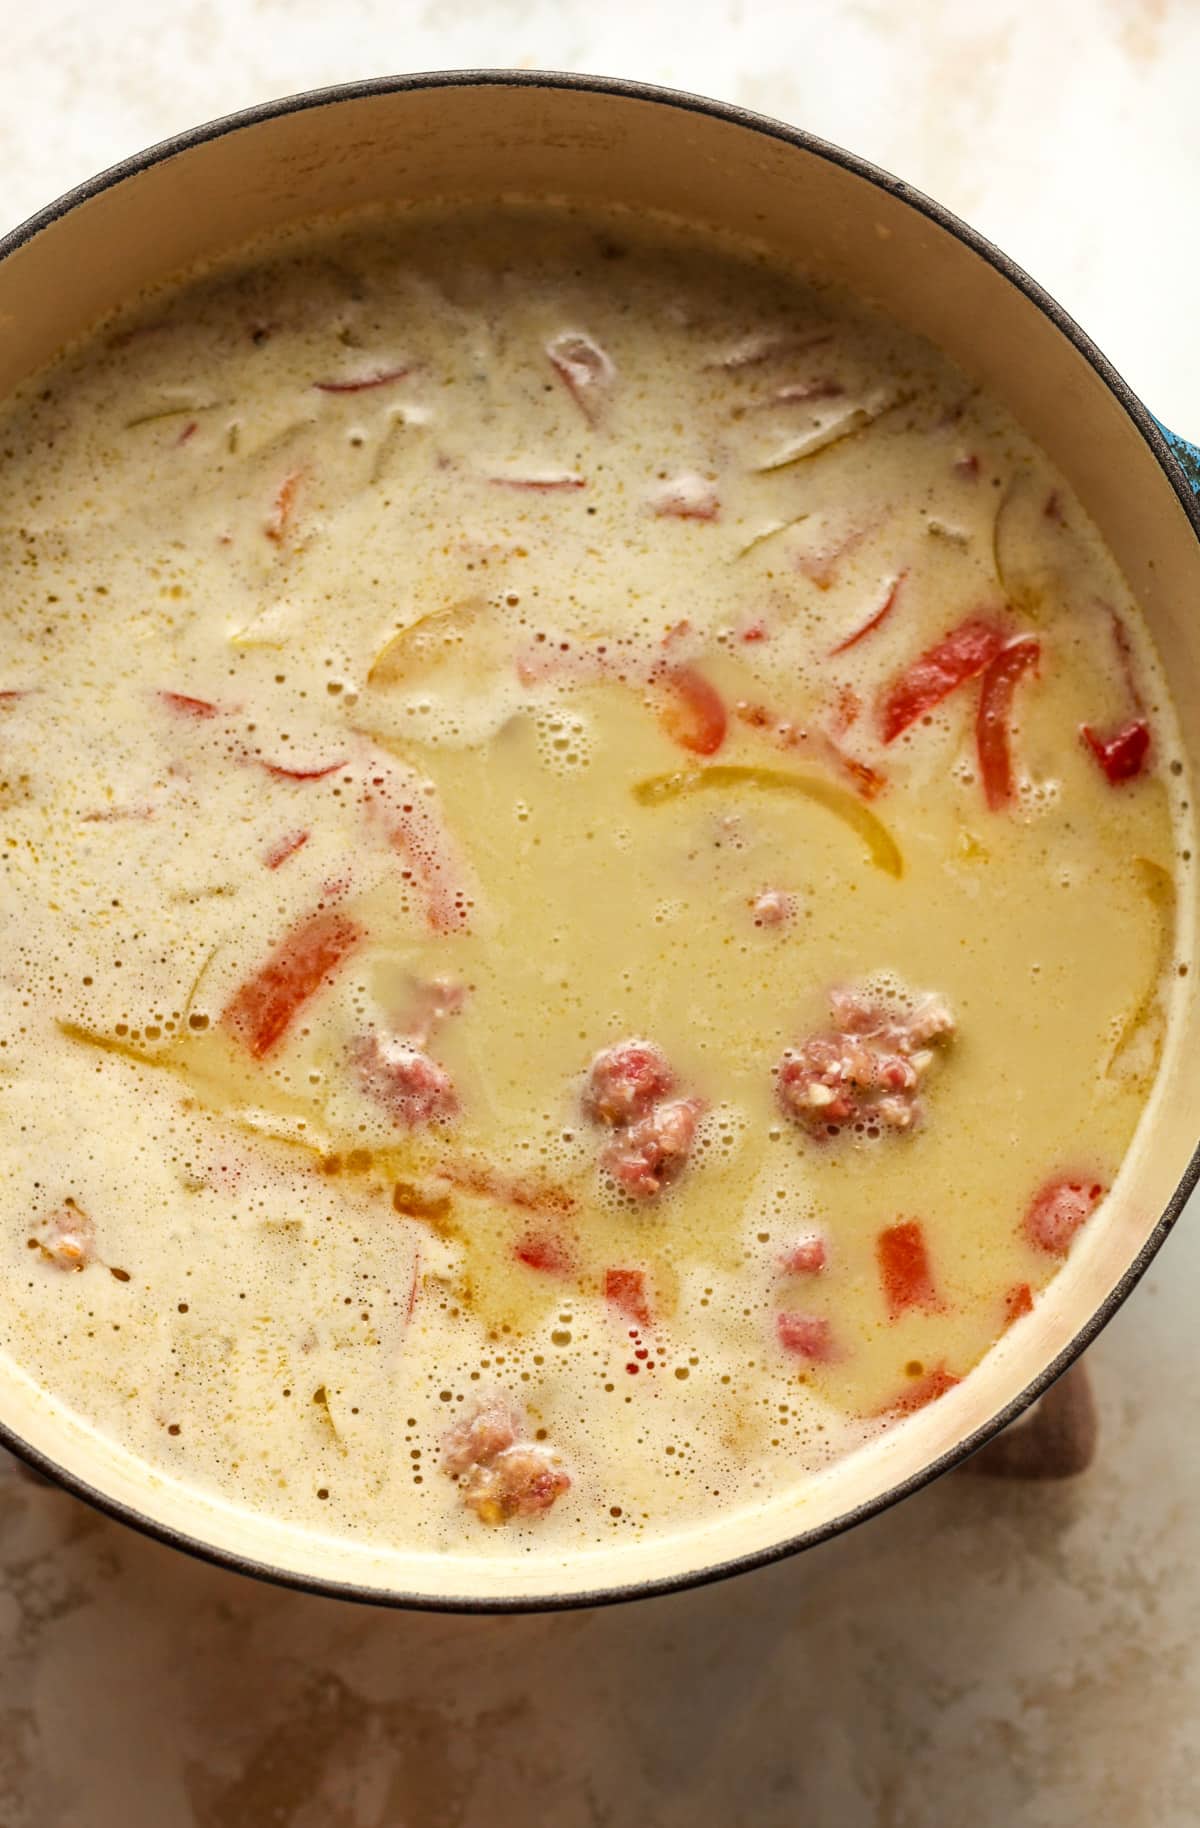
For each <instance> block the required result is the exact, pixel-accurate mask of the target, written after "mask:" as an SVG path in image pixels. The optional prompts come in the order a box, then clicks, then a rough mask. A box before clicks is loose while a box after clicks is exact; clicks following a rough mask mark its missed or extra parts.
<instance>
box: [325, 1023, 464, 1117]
mask: <svg viewBox="0 0 1200 1828" xmlns="http://www.w3.org/2000/svg"><path fill="white" fill-rule="evenodd" d="M350 1060H351V1064H352V1066H353V1067H354V1071H355V1073H356V1074H357V1077H358V1083H359V1085H360V1086H361V1087H362V1089H363V1091H364V1092H365V1093H366V1095H367V1097H368V1098H371V1099H373V1100H374V1102H375V1103H376V1104H379V1105H382V1106H383V1108H384V1110H385V1111H387V1112H389V1113H390V1115H391V1116H392V1117H393V1118H394V1119H395V1121H396V1122H397V1123H400V1124H403V1125H404V1127H405V1128H406V1129H409V1130H411V1129H414V1128H415V1127H416V1125H417V1124H421V1123H435V1122H439V1121H443V1120H444V1119H446V1118H448V1117H453V1116H455V1114H456V1113H457V1111H458V1096H457V1094H456V1092H455V1090H454V1081H453V1080H452V1079H451V1077H450V1075H449V1073H448V1072H447V1071H446V1069H445V1067H442V1066H439V1065H438V1063H437V1061H436V1060H432V1059H430V1057H429V1055H428V1054H427V1053H426V1052H425V1050H424V1049H423V1048H420V1047H417V1046H416V1045H415V1044H414V1043H413V1042H412V1041H407V1040H404V1039H402V1038H397V1037H389V1038H388V1039H386V1040H381V1039H380V1037H379V1036H378V1035H362V1036H360V1037H359V1039H358V1040H357V1041H355V1042H354V1044H353V1046H352V1047H351V1050H350Z"/></svg>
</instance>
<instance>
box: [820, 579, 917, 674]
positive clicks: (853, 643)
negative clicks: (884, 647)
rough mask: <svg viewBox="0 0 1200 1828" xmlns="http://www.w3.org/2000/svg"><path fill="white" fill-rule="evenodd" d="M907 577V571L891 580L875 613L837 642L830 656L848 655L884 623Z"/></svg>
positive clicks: (831, 649) (894, 605) (893, 607)
mask: <svg viewBox="0 0 1200 1828" xmlns="http://www.w3.org/2000/svg"><path fill="white" fill-rule="evenodd" d="M907 576H908V573H907V571H902V572H901V573H900V574H899V576H898V577H895V578H893V579H892V582H891V587H890V588H889V590H888V593H887V595H886V596H885V597H884V599H883V602H882V603H881V604H880V605H879V608H878V609H877V610H876V611H875V613H874V614H873V615H870V616H868V617H867V619H866V621H865V622H863V623H861V624H860V625H859V627H858V628H856V629H854V630H853V631H852V633H850V634H849V635H847V636H846V638H845V640H844V641H839V642H838V644H837V646H836V647H831V648H830V650H829V652H830V654H831V655H833V654H845V653H848V652H849V650H850V649H851V648H852V647H857V646H858V644H859V642H860V641H865V640H866V638H867V636H868V635H869V634H872V633H873V632H874V630H875V629H877V628H878V627H879V625H880V623H881V622H884V621H886V619H887V618H888V616H890V615H891V613H892V611H893V610H894V609H895V607H896V603H897V600H898V598H899V596H900V586H901V585H902V584H903V582H904V580H905V578H906V577H907Z"/></svg>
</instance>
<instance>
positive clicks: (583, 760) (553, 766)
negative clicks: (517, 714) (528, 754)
mask: <svg viewBox="0 0 1200 1828" xmlns="http://www.w3.org/2000/svg"><path fill="white" fill-rule="evenodd" d="M533 726H534V733H535V737H536V740H537V751H538V758H539V760H540V761H541V762H542V764H543V766H544V767H546V768H549V769H550V770H551V771H552V772H554V773H556V774H567V773H570V772H572V771H573V770H575V769H578V768H585V767H586V766H587V765H588V763H589V762H590V761H591V759H592V755H593V751H594V746H595V744H594V738H593V735H592V731H591V726H590V724H589V722H588V720H587V718H586V717H584V716H582V715H581V714H580V713H579V712H578V711H573V710H571V709H570V708H568V707H566V706H564V705H562V704H561V703H560V704H552V705H549V706H544V707H541V708H539V709H538V710H537V711H535V713H534V717H533Z"/></svg>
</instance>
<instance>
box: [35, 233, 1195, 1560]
mask: <svg viewBox="0 0 1200 1828" xmlns="http://www.w3.org/2000/svg"><path fill="white" fill-rule="evenodd" d="M0 451H2V452H3V475H4V499H3V505H2V507H0V549H2V552H3V559H4V564H3V572H2V575H0V602H2V615H0V757H2V762H3V769H2V777H3V784H2V787H0V795H2V803H3V857H4V901H3V918H4V933H5V940H4V970H3V974H2V977H0V995H2V1003H0V1050H2V1051H0V1151H2V1180H0V1184H2V1187H3V1192H2V1193H0V1256H2V1258H3V1263H4V1276H3V1285H2V1293H0V1342H2V1346H3V1350H4V1352H5V1353H6V1354H8V1355H9V1357H10V1359H11V1360H13V1361H15V1362H16V1363H17V1365H18V1366H19V1367H20V1368H21V1369H22V1371H24V1372H25V1373H27V1374H28V1376H29V1377H31V1378H32V1379H34V1380H36V1381H37V1382H38V1383H39V1384H40V1385H42V1386H44V1387H45V1389H46V1390H48V1391H49V1392H50V1393H51V1394H52V1395H53V1396H54V1397H55V1398H56V1399H59V1400H61V1401H62V1402H64V1403H65V1404H67V1405H68V1406H69V1407H70V1408H71V1409H72V1410H74V1411H75V1412H76V1413H77V1414H78V1415H80V1416H82V1417H83V1418H85V1419H86V1421H87V1422H88V1423H90V1424H91V1425H93V1426H94V1427H95V1428H97V1429H99V1430H101V1431H103V1432H104V1433H105V1434H107V1435H109V1436H111V1437H112V1438H113V1439H114V1440H116V1441H117V1442H119V1443H120V1444H121V1445H122V1446H123V1447H125V1448H127V1449H128V1450H130V1451H131V1452H132V1453H133V1454H135V1455H137V1456H140V1457H141V1458H142V1459H144V1460H145V1461H146V1462H147V1463H149V1464H150V1465H151V1466H152V1467H154V1468H155V1469H157V1470H159V1471H161V1472H164V1473H168V1474H170V1475H172V1476H174V1477H175V1478H178V1479H182V1480H184V1481H186V1482H188V1483H191V1484H192V1485H195V1486H199V1487H202V1488H206V1489H208V1490H210V1491H212V1490H215V1491H218V1492H220V1493H221V1494H223V1495H224V1496H226V1497H227V1498H229V1499H231V1500H233V1501H235V1502H238V1503H242V1504H244V1505H247V1506H250V1507H253V1508H254V1509H256V1510H258V1511H262V1512H266V1513H269V1514H272V1515H274V1516H277V1517H279V1518H280V1519H284V1520H288V1521H291V1522H295V1523H299V1524H303V1525H306V1526H309V1527H319V1528H321V1529H323V1530H326V1531H328V1532H332V1533H336V1534H340V1535H345V1536H356V1537H359V1538H361V1539H365V1540H370V1541H373V1542H377V1543H380V1544H384V1545H399V1546H414V1547H421V1546H424V1547H428V1548H441V1549H444V1550H449V1551H451V1552H453V1551H455V1550H461V1551H464V1552H465V1551H470V1552H471V1553H476V1552H479V1551H481V1550H485V1549H487V1548H488V1547H489V1546H490V1547H491V1548H492V1549H493V1550H495V1549H498V1548H499V1547H501V1546H502V1547H503V1548H504V1549H505V1550H506V1551H509V1550H511V1549H512V1548H513V1547H514V1545H520V1546H522V1547H524V1548H527V1549H528V1550H529V1552H531V1553H537V1552H539V1551H542V1552H545V1551H546V1550H547V1549H552V1550H554V1551H555V1552H557V1551H560V1550H561V1549H562V1548H563V1547H564V1546H565V1545H569V1544H575V1543H579V1542H593V1543H595V1542H611V1541H612V1540H613V1538H614V1537H618V1538H619V1537H620V1536H622V1535H629V1534H637V1533H643V1534H644V1533H647V1532H656V1531H667V1530H677V1529H678V1528H680V1527H681V1526H682V1525H685V1524H687V1523H690V1522H697V1521H702V1520H703V1519H704V1518H705V1517H706V1516H709V1515H712V1514H713V1513H714V1512H716V1511H717V1510H726V1509H729V1508H731V1507H737V1506H739V1505H744V1504H748V1503H751V1502H755V1501H758V1500H760V1499H761V1498H763V1497H764V1496H770V1495H772V1494H776V1493H779V1492H781V1491H791V1490H796V1491H798V1492H802V1491H803V1487H804V1484H805V1481H806V1480H808V1479H810V1478H811V1477H812V1476H813V1475H814V1474H815V1473H817V1472H819V1471H820V1470H821V1469H822V1468H824V1467H827V1466H828V1465H829V1464H830V1463H831V1462H832V1461H833V1460H834V1459H836V1458H837V1457H839V1456H842V1455H846V1454H849V1453H852V1452H853V1451H854V1450H855V1449H856V1448H857V1447H859V1446H860V1445H861V1444H862V1443H864V1442H865V1441H866V1440H868V1439H870V1438H872V1437H873V1436H875V1435H877V1434H878V1433H879V1431H880V1430H882V1429H886V1428H891V1427H896V1426H902V1425H903V1424H904V1422H905V1419H906V1418H907V1417H909V1416H911V1415H912V1414H913V1413H914V1412H915V1411H916V1410H918V1409H919V1408H921V1407H922V1406H924V1405H925V1404H928V1403H930V1402H933V1401H936V1400H938V1399H939V1398H940V1397H941V1396H942V1395H943V1394H944V1393H945V1392H946V1391H948V1390H949V1389H951V1388H952V1387H953V1386H954V1385H955V1384H956V1383H958V1382H959V1380H961V1379H963V1378H965V1377H968V1376H969V1375H970V1373H971V1369H972V1367H973V1366H974V1365H976V1364H977V1363H978V1362H979V1360H980V1359H981V1358H982V1357H983V1355H984V1354H985V1353H987V1351H988V1350H989V1348H990V1347H991V1346H992V1345H993V1344H994V1343H995V1342H996V1341H997V1339H998V1338H999V1337H1000V1336H1001V1335H1002V1334H1003V1333H1004V1332H1005V1331H1006V1330H1007V1329H1008V1328H1010V1327H1012V1326H1014V1325H1015V1326H1019V1325H1020V1324H1021V1322H1022V1317H1023V1316H1025V1315H1026V1314H1028V1313H1029V1312H1030V1311H1031V1310H1032V1309H1034V1308H1035V1307H1036V1304H1037V1303H1038V1301H1039V1299H1040V1297H1041V1295H1042V1291H1043V1290H1044V1288H1045V1286H1046V1284H1047V1283H1048V1282H1049V1281H1050V1280H1051V1278H1052V1277H1053V1276H1054V1275H1055V1273H1056V1272H1057V1271H1058V1270H1059V1268H1060V1267H1061V1265H1062V1264H1063V1262H1064V1260H1065V1259H1066V1257H1067V1256H1068V1254H1069V1253H1070V1252H1071V1250H1072V1249H1075V1248H1077V1247H1078V1245H1079V1240H1080V1238H1081V1237H1082V1236H1083V1235H1085V1234H1086V1233H1087V1232H1088V1231H1089V1229H1092V1228H1095V1227H1101V1226H1103V1225H1104V1223H1105V1196H1106V1193H1107V1190H1108V1189H1109V1188H1110V1186H1111V1184H1112V1182H1113V1179H1114V1176H1115V1175H1116V1173H1117V1171H1118V1169H1119V1167H1120V1164H1121V1160H1122V1157H1123V1155H1124V1153H1125V1151H1126V1149H1127V1147H1128V1145H1129V1142H1130V1139H1131V1137H1132V1135H1133V1133H1134V1129H1135V1127H1136V1125H1137V1122H1138V1118H1139V1114H1140V1112H1141V1111H1142V1108H1143V1106H1144V1104H1145V1101H1146V1098H1147V1095H1148V1091H1149V1088H1150V1086H1151V1084H1152V1082H1153V1079H1154V1075H1155V1071H1156V1066H1157V1061H1158V1056H1159V1052H1160V1048H1161V1043H1162V1038H1163V1034H1164V1030H1165V1024H1166V1022H1167V1020H1168V1018H1169V1013H1170V1007H1169V994H1168V993H1169V988H1170V984H1171V980H1172V979H1173V978H1174V977H1175V975H1176V973H1177V972H1179V971H1181V970H1183V969H1184V968H1185V966H1186V945H1185V942H1186V935H1183V934H1181V933H1180V932H1179V931H1178V930H1177V922H1176V912H1175V908H1176V893H1175V885H1176V880H1177V875H1178V872H1179V870H1180V869H1182V868H1183V867H1185V865H1184V862H1183V857H1182V853H1183V851H1184V850H1185V849H1186V848H1187V842H1188V841H1187V835H1186V830H1185V812H1186V809H1185V808H1184V807H1183V805H1182V802H1181V800H1180V798H1179V783H1178V781H1177V779H1176V776H1177V775H1178V773H1179V764H1178V762H1177V761H1176V760H1175V757H1176V755H1177V749H1178V745H1177V739H1176V734H1175V726H1174V722H1173V716H1172V711H1171V707H1170V704H1169V702H1168V700H1167V696H1166V693H1165V691H1164V688H1163V683H1162V679H1161V676H1160V673H1159V669H1158V666H1157V663H1156V660H1155V656H1154V653H1153V651H1152V648H1151V645H1150V642H1149V640H1148V637H1147V634H1146V631H1145V628H1144V626H1143V623H1142V620H1141V616H1140V614H1139V610H1138V607H1137V604H1136V603H1135V602H1134V601H1133V600H1132V599H1131V595H1130V591H1129V589H1128V587H1127V585H1126V583H1125V582H1124V580H1123V579H1122V577H1121V575H1120V574H1119V572H1118V570H1117V568H1116V566H1115V564H1114V562H1113V560H1112V559H1111V557H1110V556H1109V555H1108V553H1107V552H1106V551H1105V549H1104V547H1103V545H1102V544H1101V542H1100V540H1099V538H1098V536H1097V534H1096V531H1095V529H1094V528H1093V527H1092V525H1091V524H1090V523H1089V521H1088V519H1087V517H1086V515H1085V513H1084V512H1083V510H1082V508H1081V506H1080V504H1079V503H1078V501H1077V500H1076V499H1075V498H1074V496H1073V495H1072V492H1071V490H1070V489H1069V488H1068V487H1067V485H1066V484H1065V483H1064V481H1063V479H1062V478H1061V477H1060V476H1059V475H1057V474H1056V473H1055V471H1054V470H1053V468H1052V467H1051V466H1050V464H1049V463H1048V462H1047V460H1046V459H1045V457H1044V456H1043V455H1041V453H1040V452H1039V451H1038V450H1037V449H1036V448H1035V447H1034V446H1033V445H1032V444H1031V442H1030V441H1029V439H1028V438H1027V437H1026V436H1025V435H1024V434H1023V433H1022V432H1021V430H1020V429H1019V428H1018V427H1017V426H1016V425H1015V424H1014V422H1013V421H1012V419H1011V418H1010V417H1009V416H1008V414H1007V413H1006V412H1005V411H1004V410H1003V409H1002V408H1001V407H1000V406H998V405H997V404H996V403H995V402H994V401H992V400H990V399H988V398H987V397H985V396H984V395H982V394H980V393H979V392H978V390H977V389H976V388H975V387H973V386H972V385H971V384H970V383H969V382H968V381H967V380H966V379H964V377H963V375H962V374H961V373H960V372H959V371H958V370H956V369H955V368H954V367H952V366H951V365H950V364H949V363H948V362H947V361H946V360H945V359H943V358H942V357H941V356H939V355H938V354H937V353H936V352H935V351H933V350H931V349H930V348H929V347H928V346H927V345H926V344H924V343H921V342H919V341H917V340H915V339H914V338H912V337H910V336H909V335H907V334H906V333H903V332H901V331H900V330H898V329H897V328H896V327H894V326H893V325H891V324H889V323H887V322H884V321H882V320H880V319H878V318H875V317H873V316H871V315H869V314H868V313H866V312H865V311H863V310H861V309H859V308H858V307H857V306H855V305H854V304H853V303H852V302H850V301H847V300H846V299H845V298H843V297H841V296H840V295H839V294H837V293H836V292H834V291H831V290H830V289H828V288H827V287H824V286H821V285H819V284H815V283H812V282H810V281H807V280H804V279H802V278H800V277H798V276H797V275H795V274H791V273H787V272H783V271H780V270H779V269H778V268H776V267H774V266H772V265H771V264H770V263H768V262H767V261H765V260H764V259H762V258H760V257H759V256H758V255H756V254H755V252H754V251H753V250H752V249H737V248H731V247H724V246H719V245H716V244H714V243H712V242H708V241H701V240H698V239H696V238H694V237H693V236H691V235H690V234H688V233H685V232H684V231H682V230H680V229H677V228H674V227H672V226H671V225H670V224H668V223H648V222H646V221H639V220H637V219H635V218H633V217H625V216H620V215H615V214H614V215H606V216H604V217H589V216H581V215H575V214H570V213H567V212H554V211H539V210H533V209H528V210H527V209H523V208H520V207H518V206H516V205H512V206H505V207H502V208H495V209H492V210H488V211H478V212H474V213H472V212H463V211H458V212H453V213H446V214H444V215H438V214H436V213H435V214H421V213H418V214H412V215H406V216H391V217H384V216H373V217H370V218H361V219H358V220H356V221H352V222H351V223H349V225H341V226H334V227H325V228H321V229H313V230H312V231H310V232H309V233H308V234H307V235H306V236H305V237H303V238H299V239H298V238H292V239H289V240H287V241H285V242H279V243H275V244H272V245H271V246H268V247H264V248H261V249H258V250H251V251H250V252H249V253H246V254H243V255H241V256H240V257H239V258H238V260H237V261H236V262H234V263H227V264H224V265H222V266H221V267H219V268H217V269H212V270H209V271H207V272H204V273H200V274H198V275H193V276H191V277H190V278H188V279H186V280H185V281H181V282H178V283H177V284H176V285H175V286H173V287H172V288H169V289H165V290H162V291H159V292H157V293H155V294H153V295H151V296H149V297H147V298H144V299H142V300H141V301H140V302H139V303H138V304H137V306H136V307H135V308H133V309H131V310H130V311H129V312H128V313H126V314H125V315H123V316H122V317H121V318H120V319H119V320H114V321H112V322H109V323H107V324H106V325H104V326H102V327H101V328H100V329H99V330H98V331H97V332H96V333H95V334H94V336H93V337H92V338H91V339H90V340H88V341H87V342H86V343H85V344H82V345H80V346H77V347H75V348H73V349H71V350H70V351H68V352H67V353H66V354H64V355H63V356H62V357H61V359H60V360H59V361H58V362H57V363H56V365H54V366H53V367H52V368H51V369H49V370H48V371H47V372H45V373H43V374H41V375H40V376H39V377H38V378H37V379H36V380H35V381H34V382H32V383H30V384H29V385H28V386H27V387H26V388H25V389H24V390H23V392H22V393H21V394H20V395H19V396H18V397H17V398H15V399H14V400H13V401H12V402H10V403H9V405H8V406H7V407H6V408H5V409H4V411H3V423H2V428H0Z"/></svg>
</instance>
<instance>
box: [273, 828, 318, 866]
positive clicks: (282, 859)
mask: <svg viewBox="0 0 1200 1828" xmlns="http://www.w3.org/2000/svg"><path fill="white" fill-rule="evenodd" d="M310 836H311V834H310V833H309V832H306V831H290V832H286V833H285V834H284V836H283V837H282V838H277V839H276V840H275V843H274V844H272V845H269V846H268V848H267V850H266V851H265V852H264V854H263V862H264V863H265V864H266V866H267V868H268V869H269V870H277V869H278V868H279V866H280V864H281V863H286V862H287V860H288V858H289V857H294V856H295V854H296V852H297V851H298V850H300V849H301V847H302V846H303V845H305V844H307V843H308V840H309V837H310Z"/></svg>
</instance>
